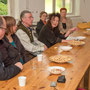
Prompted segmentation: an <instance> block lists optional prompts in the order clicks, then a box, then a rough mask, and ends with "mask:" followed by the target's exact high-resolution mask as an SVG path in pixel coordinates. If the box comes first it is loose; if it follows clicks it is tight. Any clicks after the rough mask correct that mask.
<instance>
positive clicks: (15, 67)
mask: <svg viewBox="0 0 90 90" xmlns="http://www.w3.org/2000/svg"><path fill="white" fill-rule="evenodd" d="M5 30H6V22H5V20H4V18H3V17H1V16H0V80H8V79H10V78H12V77H14V76H16V75H17V74H18V73H19V72H20V71H21V70H22V69H23V65H22V64H21V63H20V62H16V63H15V64H11V65H8V66H7V67H6V66H5V64H4V60H8V59H9V56H8V51H7V48H5V46H4V42H3V40H2V39H3V37H4V34H5Z"/></svg>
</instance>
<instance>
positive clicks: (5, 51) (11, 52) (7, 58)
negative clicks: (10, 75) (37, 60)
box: [0, 34, 30, 67]
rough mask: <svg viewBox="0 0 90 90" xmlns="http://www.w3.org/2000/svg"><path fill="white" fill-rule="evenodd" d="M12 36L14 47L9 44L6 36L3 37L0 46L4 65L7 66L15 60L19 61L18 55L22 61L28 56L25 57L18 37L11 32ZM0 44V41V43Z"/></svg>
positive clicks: (25, 60) (26, 59)
mask: <svg viewBox="0 0 90 90" xmlns="http://www.w3.org/2000/svg"><path fill="white" fill-rule="evenodd" d="M12 38H13V40H14V42H15V45H16V47H14V46H13V45H11V44H10V43H9V41H8V39H7V38H6V37H4V38H3V43H2V44H3V45H2V47H0V51H1V53H2V55H3V56H2V58H3V62H4V64H5V66H6V67H7V66H9V65H12V64H15V63H16V62H20V57H21V58H22V59H23V62H24V63H26V62H27V61H28V60H30V58H28V57H26V55H25V52H26V51H25V49H24V47H23V46H22V44H21V42H20V40H19V39H18V37H17V36H16V35H15V34H13V35H12ZM0 44H1V43H0Z"/></svg>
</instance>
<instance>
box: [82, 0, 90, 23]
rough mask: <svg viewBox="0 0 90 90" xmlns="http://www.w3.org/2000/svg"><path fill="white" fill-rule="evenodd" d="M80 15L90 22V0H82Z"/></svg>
mask: <svg viewBox="0 0 90 90" xmlns="http://www.w3.org/2000/svg"><path fill="white" fill-rule="evenodd" d="M80 16H81V17H82V18H83V19H84V21H87V22H90V0H80Z"/></svg>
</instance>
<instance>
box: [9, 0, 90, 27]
mask: <svg viewBox="0 0 90 90" xmlns="http://www.w3.org/2000/svg"><path fill="white" fill-rule="evenodd" d="M8 1H9V2H10V9H11V11H9V14H10V15H12V16H14V17H15V18H16V19H19V16H20V13H21V11H23V10H26V9H27V10H30V11H31V12H32V14H33V17H34V22H37V21H38V20H39V14H40V12H41V11H42V10H45V0H8ZM74 4H75V13H74V15H75V17H72V20H73V23H74V24H75V25H76V24H77V22H80V21H82V20H83V21H87V22H88V21H89V22H90V11H89V9H90V0H75V3H74ZM76 16H79V17H76ZM75 25H74V26H75Z"/></svg>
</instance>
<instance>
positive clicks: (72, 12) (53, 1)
mask: <svg viewBox="0 0 90 90" xmlns="http://www.w3.org/2000/svg"><path fill="white" fill-rule="evenodd" d="M74 3H75V1H74V0H71V13H67V15H74V12H75V9H74V7H75V6H74ZM55 7H56V0H52V11H53V12H56V11H55ZM62 7H63V8H64V7H65V0H62Z"/></svg>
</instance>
